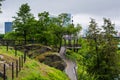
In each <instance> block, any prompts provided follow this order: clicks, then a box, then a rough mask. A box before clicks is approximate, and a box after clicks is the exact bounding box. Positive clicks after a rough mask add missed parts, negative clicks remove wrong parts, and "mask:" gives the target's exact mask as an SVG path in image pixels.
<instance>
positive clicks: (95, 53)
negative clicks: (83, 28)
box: [87, 19, 100, 74]
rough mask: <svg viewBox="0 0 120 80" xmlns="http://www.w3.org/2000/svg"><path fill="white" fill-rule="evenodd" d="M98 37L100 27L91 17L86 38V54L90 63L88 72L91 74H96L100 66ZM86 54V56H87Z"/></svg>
mask: <svg viewBox="0 0 120 80" xmlns="http://www.w3.org/2000/svg"><path fill="white" fill-rule="evenodd" d="M99 38H100V28H99V27H98V26H97V23H96V22H95V20H94V19H91V21H90V25H89V27H88V33H87V40H88V46H89V52H88V55H89V56H90V58H89V59H90V61H91V62H92V63H90V64H88V65H89V66H88V72H89V73H92V74H98V72H99V68H100V61H99V52H100V51H99V49H98V46H100V44H99V40H100V39H99ZM88 55H87V56H88Z"/></svg>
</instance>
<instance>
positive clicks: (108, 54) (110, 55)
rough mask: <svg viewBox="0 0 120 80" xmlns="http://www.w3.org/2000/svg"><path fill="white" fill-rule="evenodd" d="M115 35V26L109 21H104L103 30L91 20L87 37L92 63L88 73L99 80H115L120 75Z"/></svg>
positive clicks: (89, 65)
mask: <svg viewBox="0 0 120 80" xmlns="http://www.w3.org/2000/svg"><path fill="white" fill-rule="evenodd" d="M115 34H116V31H115V30H114V24H112V23H111V21H110V20H109V19H104V25H103V26H102V28H101V29H100V28H99V27H98V26H97V24H96V22H95V21H94V20H93V19H92V20H91V22H90V25H89V28H88V35H87V40H88V43H89V44H88V46H89V51H88V55H90V59H89V61H91V62H90V64H88V72H89V73H90V74H93V75H95V76H96V77H97V78H98V80H113V78H114V77H115V76H117V75H118V74H119V73H120V70H119V68H120V67H119V66H120V65H119V59H118V57H119V55H118V54H117V42H116V40H115V39H114V35H115Z"/></svg>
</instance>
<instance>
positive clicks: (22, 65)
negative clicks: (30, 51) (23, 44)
mask: <svg viewBox="0 0 120 80" xmlns="http://www.w3.org/2000/svg"><path fill="white" fill-rule="evenodd" d="M21 67H23V55H21Z"/></svg>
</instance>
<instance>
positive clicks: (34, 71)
mask: <svg viewBox="0 0 120 80" xmlns="http://www.w3.org/2000/svg"><path fill="white" fill-rule="evenodd" d="M14 52H15V51H14V49H9V50H8V51H6V47H4V46H0V55H4V56H5V58H6V61H9V62H12V61H14V60H15V59H18V57H19V56H21V55H23V53H22V52H20V51H17V53H18V55H17V56H15V54H14ZM8 75H9V76H10V75H11V72H10V71H9V72H8ZM8 80H11V78H8ZM14 80H69V78H68V76H67V75H66V74H65V73H64V72H62V71H60V70H57V69H55V68H53V67H49V66H47V65H45V64H43V63H39V62H37V61H35V60H33V59H30V58H28V57H27V61H26V63H25V64H24V67H23V68H22V69H21V71H20V72H19V75H18V77H17V78H15V79H14Z"/></svg>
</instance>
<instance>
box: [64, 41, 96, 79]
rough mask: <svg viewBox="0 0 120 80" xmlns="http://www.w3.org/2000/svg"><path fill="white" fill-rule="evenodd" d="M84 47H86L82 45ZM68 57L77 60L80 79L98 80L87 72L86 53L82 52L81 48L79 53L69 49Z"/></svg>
mask: <svg viewBox="0 0 120 80" xmlns="http://www.w3.org/2000/svg"><path fill="white" fill-rule="evenodd" d="M82 41H83V40H82ZM82 49H84V47H82ZM66 57H67V58H68V59H70V60H73V61H76V64H77V76H78V80H81V79H82V80H97V79H96V78H95V76H94V75H90V74H88V73H87V65H86V62H87V61H86V59H85V58H84V55H82V54H81V50H79V52H78V53H76V52H73V51H72V50H67V52H66Z"/></svg>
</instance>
